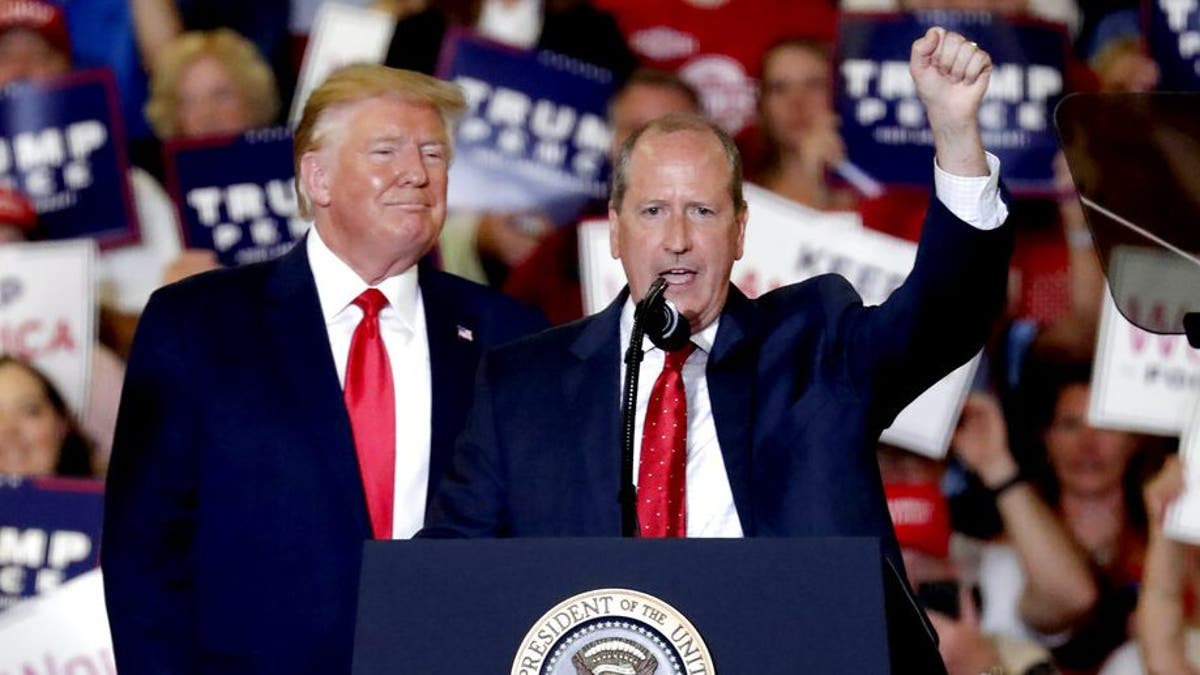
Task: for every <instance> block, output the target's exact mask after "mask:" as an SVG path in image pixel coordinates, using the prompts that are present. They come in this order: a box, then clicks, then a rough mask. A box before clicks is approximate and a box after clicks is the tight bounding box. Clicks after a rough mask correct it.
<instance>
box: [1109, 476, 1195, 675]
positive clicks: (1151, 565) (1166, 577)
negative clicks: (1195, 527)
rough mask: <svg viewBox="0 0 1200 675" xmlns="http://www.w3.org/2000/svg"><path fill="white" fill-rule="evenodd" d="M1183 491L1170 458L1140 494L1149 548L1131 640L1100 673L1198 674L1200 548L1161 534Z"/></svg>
mask: <svg viewBox="0 0 1200 675" xmlns="http://www.w3.org/2000/svg"><path fill="white" fill-rule="evenodd" d="M1183 490H1184V465H1183V462H1182V461H1181V460H1180V457H1178V456H1176V455H1172V456H1170V457H1168V458H1167V461H1166V462H1164V463H1163V467H1162V469H1161V470H1160V471H1159V472H1158V474H1157V475H1156V476H1155V477H1154V478H1153V479H1152V480H1150V481H1149V482H1147V483H1146V487H1145V489H1144V491H1143V497H1144V499H1145V503H1146V511H1147V515H1148V516H1149V518H1150V544H1149V546H1148V547H1147V549H1146V568H1145V571H1144V573H1143V575H1142V590H1141V593H1140V594H1139V595H1138V606H1137V615H1136V619H1137V620H1136V626H1137V630H1136V635H1137V639H1136V641H1131V642H1129V643H1126V644H1125V645H1124V646H1122V647H1121V648H1120V649H1118V650H1117V651H1116V652H1114V653H1113V655H1112V658H1110V659H1109V660H1108V661H1107V662H1106V663H1105V664H1104V668H1103V669H1101V671H1100V675H1143V674H1144V673H1149V674H1150V675H1197V673H1200V612H1197V607H1196V599H1197V598H1200V549H1197V547H1196V545H1195V542H1194V541H1193V542H1190V543H1189V542H1184V541H1180V540H1178V539H1174V538H1171V537H1169V536H1168V535H1167V533H1166V532H1165V530H1164V526H1165V524H1166V511H1167V507H1168V506H1169V505H1170V504H1171V503H1172V502H1173V501H1175V500H1176V498H1178V497H1179V496H1180V495H1181V494H1182V492H1183Z"/></svg>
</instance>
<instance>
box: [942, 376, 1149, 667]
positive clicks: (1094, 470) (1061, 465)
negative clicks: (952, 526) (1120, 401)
mask: <svg viewBox="0 0 1200 675" xmlns="http://www.w3.org/2000/svg"><path fill="white" fill-rule="evenodd" d="M1089 380H1090V365H1089V364H1087V363H1079V362H1069V363H1055V364H1048V363H1043V362H1041V361H1040V360H1037V361H1034V362H1032V363H1031V365H1030V367H1028V368H1027V369H1026V376H1025V378H1024V380H1023V383H1022V391H1023V392H1026V395H1025V396H1024V398H1023V400H1022V406H1023V410H1024V412H1025V419H1024V420H1023V421H1024V422H1025V423H1026V426H1027V428H1028V429H1029V436H1028V437H1027V439H1026V441H1025V445H1027V446H1030V447H1036V448H1038V449H1039V450H1041V451H1040V452H1031V453H1029V454H1030V455H1031V456H1030V457H1024V453H1021V452H1020V451H1018V452H1017V453H1016V455H1015V456H1017V457H1023V458H1024V459H1025V461H1024V462H1023V463H1022V466H1023V468H1022V470H1021V471H1020V472H1017V471H1016V462H1015V461H1012V460H1011V459H1009V460H1008V461H1007V466H1010V467H1012V469H1011V470H1009V471H997V470H995V469H994V467H995V466H997V465H1004V464H1005V462H1004V461H1002V458H1004V457H1006V456H1013V453H1012V449H1010V447H1009V444H1008V436H1007V433H1006V424H1005V422H1004V418H1003V414H1002V413H1001V412H1000V408H999V406H998V405H983V404H981V403H980V402H979V401H978V400H973V401H972V402H970V403H969V404H968V406H967V408H966V411H965V413H964V422H963V424H962V426H961V428H960V430H959V432H958V434H957V435H956V436H955V439H954V444H955V447H956V448H957V450H958V454H959V456H960V457H961V458H962V459H963V461H964V463H966V464H967V465H968V466H969V467H970V468H972V469H973V470H974V471H975V472H976V473H977V474H979V475H980V476H981V478H982V479H983V480H984V482H985V484H986V485H988V487H989V488H990V489H991V490H992V491H993V493H994V494H996V495H997V506H998V507H999V508H1000V510H1001V515H1002V519H1003V521H1004V525H1005V543H1006V544H1007V546H1008V550H1007V554H1005V553H1006V551H1005V547H993V548H990V549H987V550H985V553H984V555H983V557H982V560H981V566H980V581H981V582H982V584H983V589H982V590H983V594H984V596H985V597H989V596H990V597H992V598H997V599H1000V598H1009V601H1008V602H1003V601H999V600H998V601H997V602H992V603H989V605H990V606H991V607H992V608H993V609H997V610H999V611H997V612H995V613H993V614H991V615H990V616H989V615H987V613H986V612H985V616H984V617H983V621H984V625H985V626H986V627H989V628H991V629H994V630H997V631H1002V632H1007V633H1009V634H1016V635H1022V634H1034V635H1040V639H1041V640H1042V641H1043V643H1044V644H1046V645H1047V646H1050V647H1052V648H1053V649H1052V652H1053V654H1054V656H1055V659H1056V661H1057V662H1058V664H1059V665H1060V666H1061V667H1062V668H1063V669H1064V670H1065V671H1068V672H1093V671H1094V669H1095V668H1096V667H1097V666H1098V665H1099V664H1100V663H1101V662H1102V660H1103V659H1104V658H1105V656H1106V655H1107V654H1108V653H1109V652H1110V651H1111V650H1112V649H1113V648H1114V647H1116V646H1117V645H1119V644H1120V643H1121V642H1122V641H1123V640H1124V639H1125V636H1126V634H1127V628H1128V623H1129V620H1130V616H1131V613H1132V611H1133V608H1134V606H1135V603H1136V601H1137V588H1138V583H1139V581H1140V578H1141V571H1142V563H1143V559H1144V556H1145V550H1146V538H1147V526H1146V516H1145V509H1144V508H1143V505H1142V502H1141V499H1140V494H1141V481H1142V479H1143V477H1144V476H1145V467H1146V466H1147V465H1148V464H1151V463H1152V462H1153V460H1154V459H1155V456H1154V453H1153V452H1151V451H1150V448H1149V447H1148V446H1147V444H1146V443H1145V442H1144V441H1143V440H1142V439H1141V437H1139V436H1137V435H1136V434H1132V433H1129V432H1124V431H1116V430H1110V429H1099V428H1095V427H1092V426H1090V425H1088V423H1087V421H1086V420H1087V402H1088V395H1089V392H1090V385H1089ZM1018 445H1020V443H1018ZM989 467H992V468H989ZM1001 474H1007V475H1008V477H1007V478H1005V477H1004V476H1003V475H1001ZM1021 485H1028V486H1031V487H1033V488H1034V489H1035V490H1036V496H1037V498H1038V499H1040V500H1042V501H1043V502H1044V503H1045V504H1046V505H1048V506H1049V507H1050V510H1051V512H1052V513H1053V514H1054V515H1055V516H1057V518H1058V519H1059V520H1060V521H1061V523H1062V525H1063V526H1064V528H1063V529H1064V530H1065V532H1066V533H1067V534H1066V535H1065V536H1068V537H1069V541H1067V542H1060V544H1062V543H1065V544H1066V545H1067V547H1069V548H1074V549H1076V550H1078V551H1079V552H1080V553H1081V554H1082V556H1083V557H1082V558H1081V559H1082V560H1083V561H1084V564H1086V566H1087V567H1086V569H1083V568H1075V569H1074V570H1071V569H1067V568H1065V567H1060V568H1059V569H1055V570H1047V569H1044V567H1045V566H1040V567H1039V566H1038V565H1036V564H1034V563H1032V562H1031V561H1033V560H1034V559H1035V557H1034V556H1036V555H1037V551H1038V548H1037V547H1038V546H1045V545H1048V544H1050V543H1052V542H1049V541H1041V542H1036V541H1030V540H1029V538H1028V537H1025V536H1023V535H1024V534H1025V532H1024V531H1023V529H1022V528H1020V527H1018V526H1017V521H1015V520H1014V519H1013V518H1012V517H1011V514H1008V513H1006V512H1005V509H1006V508H1007V509H1008V510H1009V511H1011V510H1012V507H1013V505H1014V501H1013V499H1012V498H1014V497H1017V496H1021V495H1024V497H1023V499H1024V500H1025V501H1030V500H1031V499H1032V498H1033V496H1034V491H1031V490H1027V489H1025V488H1023V487H1022V488H1020V489H1019V490H1018V486H1021ZM1064 550H1065V549H1064ZM1060 557H1061V558H1062V559H1067V558H1065V557H1063V556H1060ZM1048 572H1053V573H1054V574H1052V575H1048V574H1047V573H1048ZM1084 575H1087V576H1088V577H1090V583H1091V584H1092V586H1093V587H1094V590H1093V591H1091V594H1092V595H1093V596H1094V597H1092V598H1088V595H1089V593H1087V592H1085V591H1087V585H1086V584H1084V583H1083V582H1085V581H1089V580H1088V579H1087V578H1086V577H1085V576H1084ZM1039 577H1040V578H1041V579H1043V580H1045V579H1052V578H1057V579H1058V581H1057V582H1056V583H1057V588H1058V589H1059V590H1062V589H1070V588H1078V589H1079V592H1077V593H1073V594H1072V595H1073V597H1076V598H1082V599H1083V600H1088V602H1080V603H1078V604H1075V605H1071V604H1070V603H1068V602H1067V601H1065V600H1063V599H1061V598H1060V599H1058V600H1054V597H1055V596H1054V595H1052V594H1048V593H1045V591H1047V590H1053V589H1048V588H1047V587H1046V586H1045V585H1044V583H1040V582H1037V580H1038V578H1039ZM1035 582H1037V583H1035ZM1031 590H1033V591H1038V590H1040V591H1042V594H1041V598H1042V600H1043V601H1042V602H1032V603H1031V602H1030V598H1029V597H1028V596H1029V595H1030V591H1031ZM1063 597H1068V596H1063ZM1018 599H1019V600H1018ZM1047 599H1049V601H1047ZM1067 609H1070V611H1066V610H1067Z"/></svg>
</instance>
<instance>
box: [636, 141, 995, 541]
mask: <svg viewBox="0 0 1200 675" xmlns="http://www.w3.org/2000/svg"><path fill="white" fill-rule="evenodd" d="M987 163H988V170H989V172H990V173H989V175H987V176H979V177H963V176H955V175H953V174H949V173H946V172H945V171H943V170H942V169H941V167H938V166H937V162H934V191H935V194H936V195H937V198H938V199H939V200H941V202H942V203H943V204H945V206H946V208H947V209H949V210H950V212H951V213H953V214H954V215H955V216H957V217H958V218H959V219H961V220H963V221H964V222H966V223H968V224H970V225H971V226H973V227H976V228H979V229H981V230H992V229H995V228H997V227H999V226H1000V225H1001V224H1003V223H1004V219H1005V218H1007V217H1008V207H1007V206H1006V205H1005V204H1004V201H1003V200H1001V199H1000V187H999V185H1000V160H999V159H997V158H996V156H995V155H992V154H991V153H988V154H987ZM633 310H634V305H633V300H632V298H631V299H629V300H627V301H626V302H625V306H624V307H623V308H622V310H621V345H622V347H621V355H622V358H621V378H620V380H619V383H620V384H621V386H622V388H623V387H624V382H625V359H624V349H625V345H628V344H629V338H630V336H631V335H632V334H633ZM719 324H720V318H719V317H718V319H717V320H716V321H714V322H713V323H712V324H710V325H709V326H707V327H706V328H705V329H704V330H702V331H700V332H699V333H696V334H693V335H692V342H694V343H696V350H695V351H694V352H692V354H691V356H689V357H688V360H687V361H686V362H685V363H684V364H683V384H684V388H685V389H686V391H687V398H688V406H687V408H688V410H687V415H688V419H687V453H688V457H687V491H686V497H687V536H689V537H740V536H742V534H743V533H742V523H741V520H740V519H739V518H738V513H737V508H736V506H735V505H734V503H733V490H732V488H731V487H730V486H729V475H728V474H727V473H726V471H725V458H724V455H722V454H721V445H720V443H719V442H718V440H717V427H716V424H715V422H714V421H713V414H712V400H711V398H710V397H709V394H708V378H707V377H706V375H705V369H706V368H707V366H708V354H709V352H710V351H712V346H713V341H714V340H715V339H716V337H717V327H718V325H719ZM642 347H643V351H644V352H645V356H644V358H643V360H642V365H641V368H640V370H639V371H638V391H637V408H636V411H637V414H636V417H635V420H634V437H633V476H632V478H633V481H634V484H636V483H637V478H638V462H639V461H640V459H641V454H642V427H643V426H644V425H645V423H646V406H647V405H648V404H649V402H650V394H651V392H652V390H653V389H654V381H655V380H657V379H658V375H659V373H661V372H662V369H663V363H664V361H665V356H664V354H663V351H662V350H661V349H659V348H657V347H655V346H654V345H653V343H651V342H650V339H649V338H645V339H644V340H643V342H642Z"/></svg>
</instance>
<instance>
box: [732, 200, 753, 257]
mask: <svg viewBox="0 0 1200 675" xmlns="http://www.w3.org/2000/svg"><path fill="white" fill-rule="evenodd" d="M749 219H750V207H749V205H747V206H743V207H742V211H741V213H738V214H737V216H736V220H735V221H734V227H736V228H737V246H736V247H735V248H734V255H733V259H734V260H741V259H742V253H743V252H744V249H745V244H746V222H747V221H748V220H749Z"/></svg>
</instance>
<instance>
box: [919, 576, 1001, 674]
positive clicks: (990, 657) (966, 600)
mask: <svg viewBox="0 0 1200 675" xmlns="http://www.w3.org/2000/svg"><path fill="white" fill-rule="evenodd" d="M958 611H959V615H958V616H957V617H954V616H950V615H949V614H944V613H942V612H939V611H936V610H929V611H928V612H927V615H928V616H929V622H930V623H932V624H933V628H934V630H936V631H937V634H938V652H939V653H941V655H942V660H943V661H945V663H946V672H947V673H949V675H978V674H979V673H988V672H993V671H992V670H991V669H992V668H994V667H995V666H996V665H997V664H1000V663H1001V657H1000V653H999V652H998V651H997V649H996V645H995V644H994V643H993V641H992V639H991V638H990V637H989V636H988V635H987V634H985V633H984V631H983V628H982V627H981V626H980V625H979V610H978V609H977V608H976V606H975V601H974V599H973V598H972V597H971V592H970V590H969V589H968V588H967V587H966V586H962V587H960V588H959V592H958Z"/></svg>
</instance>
